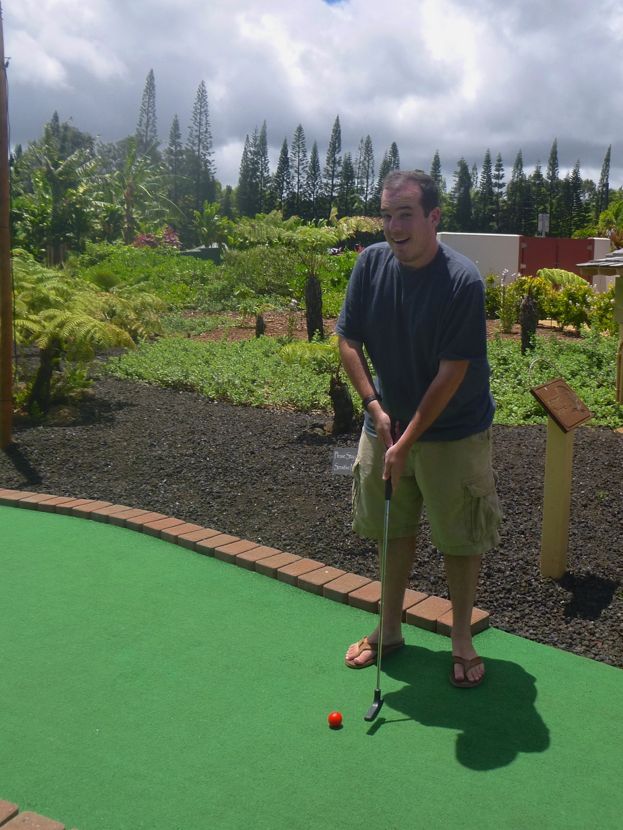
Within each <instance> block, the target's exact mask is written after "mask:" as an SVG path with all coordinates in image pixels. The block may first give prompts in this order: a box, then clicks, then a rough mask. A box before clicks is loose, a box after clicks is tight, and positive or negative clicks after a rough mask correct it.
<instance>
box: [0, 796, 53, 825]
mask: <svg viewBox="0 0 623 830" xmlns="http://www.w3.org/2000/svg"><path fill="white" fill-rule="evenodd" d="M0 827H2V830H65V825H64V824H61V823H60V821H54V819H51V818H47V816H40V815H39V814H38V813H31V812H29V811H26V812H24V813H20V811H19V807H18V806H17V804H12V803H11V802H10V801H2V799H0Z"/></svg>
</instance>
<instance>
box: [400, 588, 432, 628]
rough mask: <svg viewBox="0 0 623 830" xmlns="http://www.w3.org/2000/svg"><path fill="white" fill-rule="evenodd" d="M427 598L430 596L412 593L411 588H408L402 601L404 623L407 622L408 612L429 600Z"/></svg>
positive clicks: (419, 592) (420, 592) (416, 592)
mask: <svg viewBox="0 0 623 830" xmlns="http://www.w3.org/2000/svg"><path fill="white" fill-rule="evenodd" d="M427 597H428V594H423V593H422V591H412V590H411V588H407V590H406V591H405V596H404V599H403V601H402V619H403V621H404V622H406V621H407V611H408V610H409V608H413V606H414V605H417V604H418V602H422V600H425V599H427Z"/></svg>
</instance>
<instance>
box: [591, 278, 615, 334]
mask: <svg viewBox="0 0 623 830" xmlns="http://www.w3.org/2000/svg"><path fill="white" fill-rule="evenodd" d="M590 327H591V329H593V330H594V331H599V332H606V333H608V334H613V335H616V334H618V332H619V325H618V323H617V322H616V320H615V319H614V285H611V286H610V288H609V289H608V290H607V291H604V292H602V293H600V294H598V293H596V292H594V293H593V295H592V297H591V303H590Z"/></svg>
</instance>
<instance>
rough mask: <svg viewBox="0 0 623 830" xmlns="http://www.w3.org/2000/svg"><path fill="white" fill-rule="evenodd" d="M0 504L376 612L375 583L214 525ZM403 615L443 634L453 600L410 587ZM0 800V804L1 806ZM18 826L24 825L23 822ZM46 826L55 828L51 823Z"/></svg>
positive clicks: (95, 509) (475, 627)
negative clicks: (109, 529) (98, 525)
mask: <svg viewBox="0 0 623 830" xmlns="http://www.w3.org/2000/svg"><path fill="white" fill-rule="evenodd" d="M0 504H1V505H5V506H9V507H21V508H26V509H29V510H41V511H43V512H45V513H60V514H62V515H66V516H76V517H79V518H81V519H90V520H93V521H98V522H106V523H108V524H113V525H117V526H119V527H126V528H128V529H129V530H134V531H138V532H139V533H147V534H149V535H150V536H155V537H156V538H158V539H162V540H163V541H165V542H169V543H170V544H174V545H181V546H182V547H185V548H188V549H190V550H192V551H195V552H196V553H201V554H203V555H205V556H214V557H215V558H216V559H220V560H222V561H224V562H230V563H232V564H234V565H238V566H239V567H242V568H247V569H248V570H252V571H256V573H260V574H264V575H265V576H268V577H271V578H272V579H279V580H280V581H282V582H287V583H288V584H289V585H294V586H295V587H297V588H301V589H303V590H305V591H309V592H311V593H314V594H318V595H319V596H323V597H325V598H326V599H331V600H333V601H335V602H341V603H343V604H346V605H351V606H353V607H354V608H360V609H362V610H364V611H368V612H370V613H372V614H374V613H378V611H379V603H380V598H381V585H380V582H378V581H372V580H370V579H368V578H367V577H364V576H359V575H358V574H354V573H346V572H345V571H342V570H340V569H339V568H333V567H330V566H328V565H325V564H324V563H322V562H317V561H316V560H315V559H309V558H307V557H302V556H298V555H297V554H294V553H287V552H285V551H281V550H278V549H277V548H271V547H268V546H267V545H262V544H258V543H257V542H252V541H250V540H248V539H240V538H239V537H238V536H232V535H230V534H228V533H224V532H222V531H220V530H215V529H214V528H209V527H202V526H201V525H198V524H195V523H193V522H186V521H185V520H184V519H177V518H175V517H173V516H165V515H164V514H163V513H157V512H155V511H153V510H142V509H140V508H136V507H129V506H128V505H125V504H112V503H111V502H109V501H102V500H100V499H87V498H71V497H69V496H55V495H54V494H52V493H34V492H32V491H29V490H10V489H5V488H0ZM402 619H403V622H405V623H407V624H408V625H413V626H416V627H417V628H424V629H426V630H428V631H432V632H434V633H436V634H441V635H443V636H446V637H448V636H450V630H451V626H452V603H451V602H450V600H447V599H443V598H441V597H436V596H432V595H431V596H429V595H428V594H424V593H422V592H420V591H412V590H411V589H409V590H407V591H406V592H405V601H404V605H403V616H402ZM489 625H490V615H489V613H488V612H487V611H483V610H482V609H481V608H474V610H473V612H472V620H471V627H472V634H473V635H476V634H478V633H479V632H480V631H483V630H484V629H486V628H488V627H489ZM2 803H3V802H0V806H1V805H2ZM23 815H26V814H25V813H24V814H23ZM0 826H2V813H1V812H0ZM16 826H17V825H16ZM20 826H22V825H20ZM23 826H24V828H28V827H29V825H26V824H25V825H23ZM59 826H60V825H59ZM45 830H47V826H46V828H45ZM50 830H56V828H54V827H50Z"/></svg>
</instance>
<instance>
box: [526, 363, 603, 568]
mask: <svg viewBox="0 0 623 830" xmlns="http://www.w3.org/2000/svg"><path fill="white" fill-rule="evenodd" d="M530 391H531V392H532V394H533V395H534V397H535V398H536V399H537V400H538V401H539V403H540V404H541V405H542V406H543V408H544V409H545V411H546V412H547V415H548V418H547V445H546V450H545V483H544V488H543V525H542V530H541V563H540V565H541V576H543V577H548V578H551V579H560V577H561V576H562V575H563V574H564V573H565V571H566V570H567V549H568V546H569V515H570V512H571V476H572V470H573V430H574V429H575V427H577V426H579V425H580V424H583V423H584V422H585V421H588V420H589V419H590V418H592V417H593V414H592V412H590V410H589V409H587V408H586V406H585V405H584V404H583V403H582V401H581V400H580V399H579V398H578V396H577V395H576V394H575V392H574V391H573V390H572V389H571V388H570V387H569V386H568V385H567V384H566V383H565V381H564V380H563V379H562V378H557V379H556V380H552V381H550V382H549V383H544V384H543V385H542V386H536V387H534V389H531V390H530Z"/></svg>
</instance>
